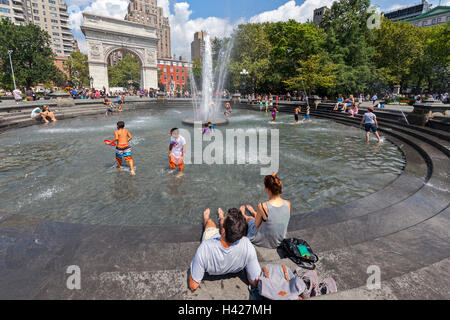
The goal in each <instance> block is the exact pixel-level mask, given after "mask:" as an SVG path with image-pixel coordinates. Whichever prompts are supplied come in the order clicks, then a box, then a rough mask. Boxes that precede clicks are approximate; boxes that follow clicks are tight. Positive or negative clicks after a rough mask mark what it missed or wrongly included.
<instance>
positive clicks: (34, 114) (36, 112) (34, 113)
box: [31, 108, 42, 119]
mask: <svg viewBox="0 0 450 320" xmlns="http://www.w3.org/2000/svg"><path fill="white" fill-rule="evenodd" d="M41 112H42V110H41V108H34V109H33V111H31V119H34V118H36V117H37V116H38V115H40V114H41Z"/></svg>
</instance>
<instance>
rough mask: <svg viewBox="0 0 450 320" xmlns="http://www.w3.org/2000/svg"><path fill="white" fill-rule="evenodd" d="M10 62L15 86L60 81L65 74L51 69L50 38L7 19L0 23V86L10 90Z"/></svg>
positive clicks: (42, 32) (51, 52)
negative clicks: (9, 51)
mask: <svg viewBox="0 0 450 320" xmlns="http://www.w3.org/2000/svg"><path fill="white" fill-rule="evenodd" d="M8 50H12V53H11V59H12V63H13V68H14V75H15V78H16V84H17V86H19V87H32V86H35V85H37V84H39V83H44V84H48V83H50V81H53V82H55V83H60V82H64V80H65V75H64V74H63V73H62V72H61V71H60V70H59V69H58V68H57V67H56V66H55V64H54V55H53V51H52V49H51V48H50V36H49V34H48V33H47V32H46V31H43V30H41V28H39V27H38V26H36V25H33V24H28V25H25V26H22V25H15V24H13V23H12V22H10V21H9V20H8V19H2V20H1V21H0V60H1V61H2V63H1V65H0V70H1V75H0V84H1V85H2V86H4V87H5V88H9V89H13V87H14V85H13V79H12V71H11V66H10V63H9V55H8Z"/></svg>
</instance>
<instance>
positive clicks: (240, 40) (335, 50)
mask: <svg viewBox="0 0 450 320" xmlns="http://www.w3.org/2000/svg"><path fill="white" fill-rule="evenodd" d="M373 14H374V11H373V8H371V7H370V0H338V1H335V2H333V4H332V6H331V8H330V10H328V11H327V12H326V13H325V15H324V18H323V21H322V23H321V24H320V26H319V25H315V24H313V23H310V22H307V23H300V22H298V21H294V20H289V21H286V22H276V23H250V24H243V25H239V26H238V27H237V28H236V30H235V33H234V50H233V53H232V57H231V61H230V65H229V71H230V77H231V79H230V82H229V83H230V88H229V89H231V90H242V89H243V84H244V83H246V89H247V90H246V91H247V93H251V92H261V93H262V92H265V93H269V92H270V93H285V92H286V91H287V90H294V91H300V90H302V91H303V90H306V91H307V93H308V94H311V93H312V94H321V95H328V96H336V95H337V94H338V93H342V94H344V95H348V94H359V93H364V92H371V93H375V92H377V93H379V94H383V93H387V92H392V90H393V88H394V86H395V85H400V86H401V88H402V89H403V90H405V89H407V88H409V89H412V90H413V91H416V92H420V91H422V90H428V91H430V90H438V91H441V92H442V91H445V90H448V79H449V74H448V73H449V70H450V61H449V59H450V58H449V54H448V53H449V52H450V40H449V39H450V37H449V33H450V23H449V22H447V23H446V24H443V25H439V26H434V27H427V28H420V27H416V26H414V25H412V24H409V23H407V22H393V21H391V20H388V19H387V18H384V17H381V18H380V19H379V20H380V24H379V28H369V27H368V25H370V23H369V22H370V21H372V20H373V17H374V16H373ZM243 69H245V70H247V71H248V73H249V74H248V76H243V75H241V71H242V70H243Z"/></svg>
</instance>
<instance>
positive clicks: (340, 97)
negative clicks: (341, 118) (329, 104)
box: [333, 94, 344, 111]
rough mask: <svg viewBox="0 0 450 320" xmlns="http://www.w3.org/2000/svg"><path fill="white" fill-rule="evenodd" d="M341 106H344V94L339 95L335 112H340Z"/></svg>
mask: <svg viewBox="0 0 450 320" xmlns="http://www.w3.org/2000/svg"><path fill="white" fill-rule="evenodd" d="M340 105H344V97H343V96H342V94H339V96H338V101H337V102H336V104H335V106H334V108H333V111H338V110H339V106H340Z"/></svg>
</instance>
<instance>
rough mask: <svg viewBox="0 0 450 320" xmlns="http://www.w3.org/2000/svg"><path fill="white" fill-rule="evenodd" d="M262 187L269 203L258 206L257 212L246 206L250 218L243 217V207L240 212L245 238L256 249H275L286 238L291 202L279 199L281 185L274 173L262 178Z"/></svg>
mask: <svg viewBox="0 0 450 320" xmlns="http://www.w3.org/2000/svg"><path fill="white" fill-rule="evenodd" d="M264 187H265V191H266V193H267V195H268V196H269V201H267V202H264V203H260V204H258V210H257V211H255V210H254V209H253V207H252V206H251V205H247V210H248V211H249V212H250V213H251V214H252V217H249V216H247V215H245V207H244V206H241V208H240V211H241V213H242V215H243V216H244V218H245V219H246V221H247V223H248V233H247V237H248V238H249V239H250V241H251V242H252V243H253V244H254V245H256V246H258V247H264V248H276V247H278V246H279V245H280V243H281V241H283V239H284V238H285V237H286V233H287V228H288V225H289V220H290V218H291V202H290V201H288V200H284V199H283V198H282V197H281V194H282V191H283V183H282V182H281V180H280V179H279V178H278V177H277V175H276V174H275V173H274V174H273V175H270V176H266V177H265V178H264Z"/></svg>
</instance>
